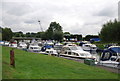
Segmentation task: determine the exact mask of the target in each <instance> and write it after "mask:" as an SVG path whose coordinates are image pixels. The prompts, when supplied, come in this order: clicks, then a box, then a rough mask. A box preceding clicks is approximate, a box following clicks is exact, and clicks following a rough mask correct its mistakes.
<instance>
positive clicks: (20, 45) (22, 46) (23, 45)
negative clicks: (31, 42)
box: [18, 42, 27, 49]
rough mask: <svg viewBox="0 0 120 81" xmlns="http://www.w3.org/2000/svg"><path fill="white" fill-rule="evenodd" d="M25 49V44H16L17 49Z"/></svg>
mask: <svg viewBox="0 0 120 81" xmlns="http://www.w3.org/2000/svg"><path fill="white" fill-rule="evenodd" d="M26 48H27V44H26V43H25V42H20V43H19V44H18V49H26Z"/></svg>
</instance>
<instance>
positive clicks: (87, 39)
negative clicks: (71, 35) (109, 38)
mask: <svg viewBox="0 0 120 81" xmlns="http://www.w3.org/2000/svg"><path fill="white" fill-rule="evenodd" d="M91 38H99V36H97V35H86V36H85V37H84V40H86V41H90V39H91Z"/></svg>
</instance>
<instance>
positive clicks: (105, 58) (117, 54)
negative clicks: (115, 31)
mask: <svg viewBox="0 0 120 81" xmlns="http://www.w3.org/2000/svg"><path fill="white" fill-rule="evenodd" d="M99 65H103V66H107V67H113V68H120V67H119V66H120V46H110V47H109V48H108V49H105V50H104V51H103V53H102V55H101V59H100V62H99Z"/></svg>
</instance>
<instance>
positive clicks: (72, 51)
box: [60, 45, 95, 59]
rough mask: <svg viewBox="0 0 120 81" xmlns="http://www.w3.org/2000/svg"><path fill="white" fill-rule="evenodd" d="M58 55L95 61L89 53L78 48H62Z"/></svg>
mask: <svg viewBox="0 0 120 81" xmlns="http://www.w3.org/2000/svg"><path fill="white" fill-rule="evenodd" d="M60 55H62V56H70V57H79V58H91V59H95V57H94V56H92V55H91V54H90V53H89V52H87V51H84V50H83V49H82V48H81V47H80V46H68V45H66V46H63V47H62V49H61V52H60Z"/></svg>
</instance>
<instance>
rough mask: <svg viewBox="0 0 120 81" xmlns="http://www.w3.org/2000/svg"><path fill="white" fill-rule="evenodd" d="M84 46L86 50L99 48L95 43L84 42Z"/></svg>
mask: <svg viewBox="0 0 120 81" xmlns="http://www.w3.org/2000/svg"><path fill="white" fill-rule="evenodd" d="M82 48H83V50H85V51H96V50H97V46H96V45H95V44H83V45H82Z"/></svg>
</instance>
